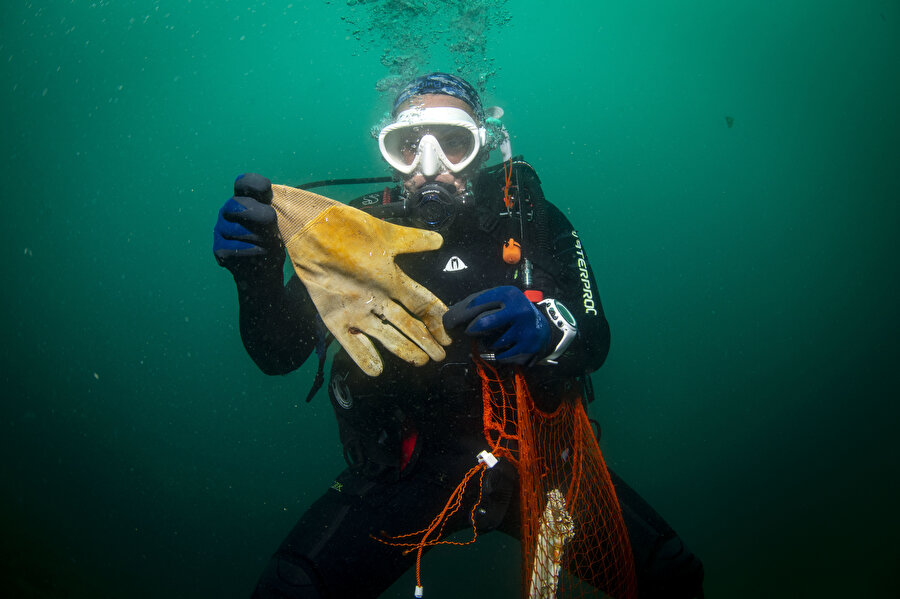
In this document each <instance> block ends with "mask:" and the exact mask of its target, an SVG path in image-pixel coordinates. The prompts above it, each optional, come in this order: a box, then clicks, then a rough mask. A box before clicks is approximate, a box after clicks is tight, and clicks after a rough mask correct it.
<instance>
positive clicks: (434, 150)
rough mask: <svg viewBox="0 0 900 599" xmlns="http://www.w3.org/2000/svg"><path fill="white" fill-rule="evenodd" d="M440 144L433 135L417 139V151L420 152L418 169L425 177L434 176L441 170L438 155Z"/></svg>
mask: <svg viewBox="0 0 900 599" xmlns="http://www.w3.org/2000/svg"><path fill="white" fill-rule="evenodd" d="M439 148H440V146H439V145H438V141H437V140H436V139H435V138H434V136H433V135H425V136H423V137H422V139H421V140H420V141H419V151H420V152H422V158H421V162H420V163H419V170H420V171H421V172H422V174H423V175H425V176H426V177H436V176H437V175H439V174H440V172H441V160H440V158H439V157H438V152H439V151H440V150H439Z"/></svg>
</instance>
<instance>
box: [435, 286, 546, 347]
mask: <svg viewBox="0 0 900 599" xmlns="http://www.w3.org/2000/svg"><path fill="white" fill-rule="evenodd" d="M462 325H467V326H466V329H465V332H466V334H467V335H471V336H473V337H480V338H481V339H482V341H483V342H484V345H485V346H486V347H487V349H488V354H490V353H493V354H494V359H495V360H496V361H497V362H500V363H503V364H520V365H530V364H533V363H534V362H535V360H537V359H540V358H542V357H543V356H544V354H546V353H547V346H548V345H549V343H550V323H549V322H547V318H546V317H545V316H544V315H543V314H542V313H541V311H540V310H538V309H537V307H536V306H535V305H534V304H532V303H531V302H530V301H529V300H528V298H527V297H525V294H523V293H522V292H521V291H520V290H519V289H518V288H516V287H512V286H511V285H507V286H505V287H494V288H493V289H487V290H485V291H480V292H478V293H473V294H472V295H470V296H469V297H467V298H466V299H464V300H462V301H461V302H459V303H458V304H454V305H453V306H451V307H450V310H449V311H447V313H446V314H444V328H445V329H447V330H448V331H450V330H452V329H454V328H457V327H460V326H462ZM485 357H486V356H485Z"/></svg>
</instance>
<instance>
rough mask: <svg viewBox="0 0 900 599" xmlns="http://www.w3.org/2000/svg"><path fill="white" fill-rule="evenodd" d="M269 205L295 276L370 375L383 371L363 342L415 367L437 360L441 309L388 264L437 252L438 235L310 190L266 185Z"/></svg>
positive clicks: (444, 339)
mask: <svg viewBox="0 0 900 599" xmlns="http://www.w3.org/2000/svg"><path fill="white" fill-rule="evenodd" d="M272 193H273V199H272V206H273V207H274V208H275V212H276V213H277V215H278V229H279V234H280V236H281V239H282V241H283V242H284V246H285V249H286V250H287V253H288V255H289V256H290V258H291V263H292V264H293V266H294V271H295V272H296V273H297V276H298V277H299V278H300V280H301V281H303V284H304V285H305V286H306V289H307V291H309V295H310V297H311V298H312V300H313V303H315V305H316V309H317V310H318V311H319V315H320V316H321V317H322V321H323V322H324V323H325V326H326V327H328V330H329V331H331V334H332V335H334V338H335V339H336V340H337V342H338V343H340V344H341V346H342V347H343V348H344V349H345V350H347V353H348V354H350V357H351V358H353V360H354V361H355V362H356V363H357V365H359V367H360V368H361V369H362V370H363V372H365V373H366V374H368V375H369V376H378V375H379V374H381V371H382V369H383V367H384V366H383V363H382V361H381V356H380V355H379V354H378V350H377V349H375V345H374V344H373V343H372V340H371V339H370V338H369V337H372V338H375V339H377V340H378V341H379V342H380V343H381V344H382V345H383V346H384V347H385V348H386V349H387V350H388V351H390V352H391V353H393V354H395V355H396V356H398V357H400V358H402V359H403V360H406V361H407V362H410V363H412V364H415V365H417V366H421V365H422V364H425V363H426V362H428V359H429V358H431V359H432V360H437V361H439V360H443V359H444V357H445V356H446V354H445V353H444V348H443V347H441V344H443V345H449V344H450V342H451V340H450V337H449V336H448V335H447V332H446V331H445V330H444V325H443V322H442V316H443V315H444V312H446V311H447V306H445V305H444V303H443V302H441V300H440V299H438V298H437V297H436V296H435V295H434V294H432V293H431V292H430V291H428V290H427V289H426V288H425V287H423V286H421V285H419V284H418V283H416V282H415V281H413V280H412V279H411V278H409V277H408V276H407V275H406V273H404V272H403V271H402V270H400V268H399V267H398V266H397V265H396V263H395V262H394V257H395V256H396V255H397V254H406V253H412V252H425V251H428V250H436V249H438V248H439V247H441V245H442V244H443V242H444V240H443V238H442V237H441V235H440V234H439V233H436V232H434V231H425V230H422V229H414V228H410V227H401V226H398V225H392V224H390V223H387V222H384V221H383V220H381V219H378V218H375V217H373V216H370V215H368V214H366V213H365V212H363V211H362V210H357V209H356V208H351V207H350V206H347V205H345V204H341V203H340V202H336V201H334V200H330V199H328V198H326V197H324V196H320V195H317V194H314V193H311V192H309V191H304V190H300V189H296V188H294V187H287V186H285V185H273V186H272Z"/></svg>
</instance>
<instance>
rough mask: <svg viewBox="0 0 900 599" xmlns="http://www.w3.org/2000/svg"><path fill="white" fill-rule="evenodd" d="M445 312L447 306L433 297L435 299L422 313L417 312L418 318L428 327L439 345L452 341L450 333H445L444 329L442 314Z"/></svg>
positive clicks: (448, 343)
mask: <svg viewBox="0 0 900 599" xmlns="http://www.w3.org/2000/svg"><path fill="white" fill-rule="evenodd" d="M446 313H447V306H445V305H444V302H442V301H441V300H439V299H437V298H435V301H434V302H432V303H431V304H430V305H429V306H428V307H427V308H426V309H425V311H424V312H423V313H421V314H419V318H421V319H422V322H424V323H425V327H426V328H428V331H429V332H430V333H431V336H432V337H434V338H435V340H436V341H437V342H438V343H440V344H441V345H450V344H451V343H453V339H451V338H450V335H448V334H447V330H446V329H444V320H443V316H444V314H446Z"/></svg>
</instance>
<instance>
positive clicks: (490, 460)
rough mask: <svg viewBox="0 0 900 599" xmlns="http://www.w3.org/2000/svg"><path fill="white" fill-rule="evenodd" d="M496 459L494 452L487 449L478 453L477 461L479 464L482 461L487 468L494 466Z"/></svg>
mask: <svg viewBox="0 0 900 599" xmlns="http://www.w3.org/2000/svg"><path fill="white" fill-rule="evenodd" d="M497 461H498V460H497V458H495V457H494V454H492V453H491V452H489V451H487V450H485V451H482V452H481V453H479V454H478V463H479V464H481V463H482V462H483V463H484V464H485V465H486V466H487V467H488V468H493V467H494V466H496V465H497Z"/></svg>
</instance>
